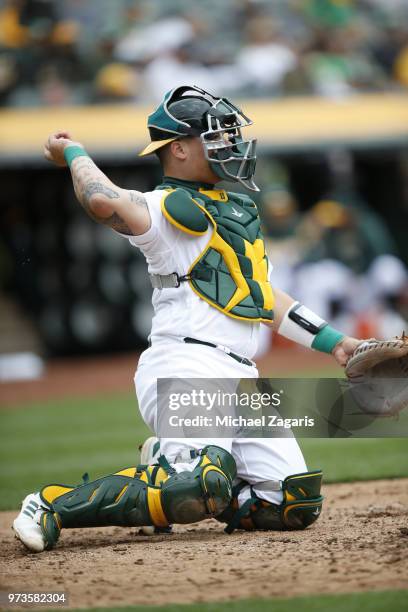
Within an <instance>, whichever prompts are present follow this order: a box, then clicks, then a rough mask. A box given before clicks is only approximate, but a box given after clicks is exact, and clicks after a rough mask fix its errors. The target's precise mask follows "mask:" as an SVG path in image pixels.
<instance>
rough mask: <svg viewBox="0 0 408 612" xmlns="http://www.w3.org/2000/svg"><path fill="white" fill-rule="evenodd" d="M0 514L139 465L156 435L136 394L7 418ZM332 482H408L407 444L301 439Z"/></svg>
mask: <svg viewBox="0 0 408 612" xmlns="http://www.w3.org/2000/svg"><path fill="white" fill-rule="evenodd" d="M0 431H1V439H0V466H1V467H0V491H1V495H0V509H1V510H9V509H15V508H18V507H19V504H20V502H21V499H22V498H23V497H24V496H25V495H26V494H27V493H28V492H30V491H33V490H38V488H39V487H41V486H42V485H43V484H46V483H51V482H60V483H67V484H76V483H79V482H80V481H81V476H82V474H83V473H84V472H89V474H90V477H91V478H96V477H98V476H102V475H104V474H108V473H110V472H112V471H116V470H118V469H120V468H123V467H127V466H130V465H135V464H136V463H137V462H138V456H139V454H138V451H137V448H138V445H139V444H140V443H141V442H142V441H143V440H144V438H145V437H146V436H147V435H149V430H148V428H147V427H146V426H145V424H144V423H143V421H142V420H141V418H140V416H139V414H138V410H137V404H136V399H135V397H134V395H129V394H120V395H118V394H115V395H114V394H112V395H106V396H104V397H99V398H98V397H93V398H86V399H81V400H78V399H71V400H68V399H66V400H58V401H51V402H48V403H42V404H31V405H29V406H24V407H20V408H18V407H16V408H13V409H11V408H10V409H3V410H1V411H0ZM301 446H302V448H303V450H304V452H305V456H306V460H307V463H308V467H309V469H315V468H318V467H321V468H322V469H323V470H324V474H325V481H326V482H335V481H352V480H367V479H375V478H392V477H399V476H408V459H407V457H408V453H407V450H408V441H407V440H406V439H399V438H398V439H396V438H388V439H381V440H379V439H360V440H359V439H345V440H326V439H319V440H311V439H308V440H302V441H301Z"/></svg>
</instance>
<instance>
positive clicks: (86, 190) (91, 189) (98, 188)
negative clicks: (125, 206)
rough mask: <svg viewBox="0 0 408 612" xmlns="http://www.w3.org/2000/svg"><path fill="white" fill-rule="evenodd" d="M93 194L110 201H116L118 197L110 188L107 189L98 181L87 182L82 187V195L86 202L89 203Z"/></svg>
mask: <svg viewBox="0 0 408 612" xmlns="http://www.w3.org/2000/svg"><path fill="white" fill-rule="evenodd" d="M94 193H101V194H102V195H104V196H106V197H107V198H109V199H110V200H116V199H118V198H119V197H120V195H119V193H118V192H117V191H115V190H114V189H111V188H110V187H107V186H106V185H104V184H103V183H100V182H99V181H89V182H88V183H86V184H85V185H84V187H83V195H84V198H85V200H86V201H87V202H89V200H90V198H91V196H92V195H93V194H94Z"/></svg>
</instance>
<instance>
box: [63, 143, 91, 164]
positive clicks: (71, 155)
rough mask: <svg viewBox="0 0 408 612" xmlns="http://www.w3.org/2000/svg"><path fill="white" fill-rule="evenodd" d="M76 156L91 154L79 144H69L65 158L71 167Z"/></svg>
mask: <svg viewBox="0 0 408 612" xmlns="http://www.w3.org/2000/svg"><path fill="white" fill-rule="evenodd" d="M76 157H89V155H88V153H87V152H86V151H85V149H83V148H82V147H78V146H77V145H68V146H67V147H65V149H64V158H65V161H66V162H67V164H68V166H69V167H71V164H72V162H73V160H74V159H75V158H76Z"/></svg>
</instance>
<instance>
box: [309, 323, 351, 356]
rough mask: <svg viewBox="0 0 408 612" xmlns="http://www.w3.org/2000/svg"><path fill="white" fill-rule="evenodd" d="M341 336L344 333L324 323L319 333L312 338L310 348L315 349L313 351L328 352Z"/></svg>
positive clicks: (342, 336) (341, 338)
mask: <svg viewBox="0 0 408 612" xmlns="http://www.w3.org/2000/svg"><path fill="white" fill-rule="evenodd" d="M343 338H344V334H342V333H341V332H339V331H337V330H336V329H333V327H330V325H326V326H325V327H323V329H321V330H320V331H319V333H318V334H317V335H316V337H315V339H314V340H313V342H312V349H315V351H320V352H322V353H329V354H330V353H331V352H332V351H333V349H334V347H335V346H336V344H338V343H339V342H340V340H343Z"/></svg>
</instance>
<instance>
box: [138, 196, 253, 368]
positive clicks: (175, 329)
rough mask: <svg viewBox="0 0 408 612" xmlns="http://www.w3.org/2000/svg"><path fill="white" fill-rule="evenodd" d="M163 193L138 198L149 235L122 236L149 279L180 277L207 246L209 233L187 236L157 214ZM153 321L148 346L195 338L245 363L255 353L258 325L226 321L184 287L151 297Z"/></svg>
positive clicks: (184, 284) (164, 290)
mask: <svg viewBox="0 0 408 612" xmlns="http://www.w3.org/2000/svg"><path fill="white" fill-rule="evenodd" d="M165 193H166V192H165V191H163V190H157V191H150V192H147V193H145V194H143V195H144V197H145V198H146V202H147V206H148V209H149V212H150V217H151V227H150V229H149V230H148V231H147V232H146V233H145V234H142V235H140V236H127V238H128V239H129V242H130V243H131V244H132V245H133V246H136V247H138V248H139V249H140V251H141V252H142V253H143V255H144V256H145V258H146V261H147V264H148V271H149V273H150V274H163V275H164V274H171V273H172V272H177V273H178V274H180V275H184V274H186V273H187V271H188V270H189V268H190V266H191V264H192V263H193V262H194V260H195V259H197V257H198V256H199V255H200V254H201V253H202V252H203V251H204V249H205V247H206V245H207V244H208V243H209V241H210V238H211V233H212V228H211V227H209V228H208V230H207V232H206V233H205V234H204V235H203V236H192V235H190V234H186V233H185V232H183V231H181V230H179V229H177V228H176V227H174V226H173V225H172V224H171V223H169V221H167V219H166V218H165V217H164V215H163V214H162V211H161V200H162V197H163V195H164V194H165ZM152 301H153V307H154V317H153V322H152V331H151V334H150V341H151V343H152V344H154V345H156V344H157V343H159V342H168V340H169V339H170V340H171V339H175V338H177V339H182V338H185V337H190V338H196V339H197V340H204V341H206V342H213V343H214V344H221V345H224V346H226V347H228V348H229V349H230V350H231V351H232V352H234V353H238V354H239V355H241V356H243V357H247V358H248V359H251V358H252V357H253V356H254V355H255V353H256V351H257V348H258V337H259V328H260V323H259V322H255V323H250V322H248V321H240V320H239V319H234V318H232V317H229V316H227V315H225V314H223V313H222V312H220V311H219V310H217V309H216V308H214V307H213V306H210V304H208V303H207V302H205V301H204V300H203V299H201V298H200V297H199V296H198V295H197V294H196V293H194V291H192V289H191V287H190V286H189V284H188V282H184V283H181V286H180V287H178V288H174V289H162V290H159V289H155V290H154V291H153V300H152Z"/></svg>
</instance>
